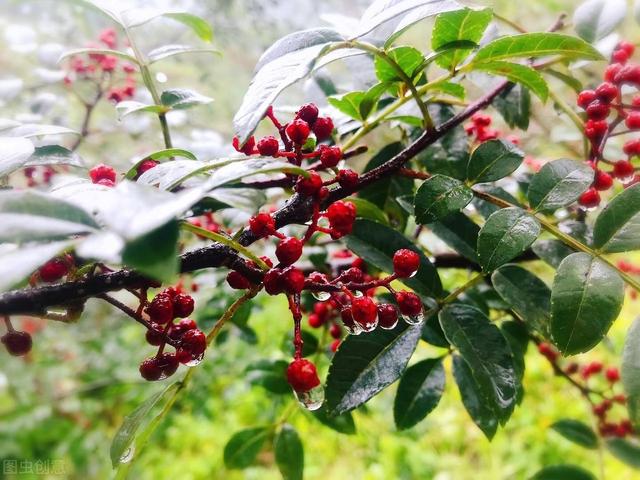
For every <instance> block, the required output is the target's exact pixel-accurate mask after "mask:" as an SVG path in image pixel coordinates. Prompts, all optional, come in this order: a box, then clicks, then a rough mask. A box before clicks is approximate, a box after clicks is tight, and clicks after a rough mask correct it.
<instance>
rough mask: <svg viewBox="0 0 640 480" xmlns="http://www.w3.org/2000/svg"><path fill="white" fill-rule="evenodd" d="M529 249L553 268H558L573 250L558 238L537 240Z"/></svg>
mask: <svg viewBox="0 0 640 480" xmlns="http://www.w3.org/2000/svg"><path fill="white" fill-rule="evenodd" d="M531 250H533V253H535V254H536V255H537V256H538V257H540V258H541V259H542V260H544V261H545V262H546V263H548V264H549V265H551V266H552V267H553V268H558V266H559V265H560V263H561V262H562V260H564V258H565V257H567V256H569V255H571V254H572V253H574V252H575V250H573V249H572V248H571V247H568V246H567V245H565V244H564V243H562V242H561V241H560V240H538V241H537V242H535V243H534V244H533V245H532V246H531Z"/></svg>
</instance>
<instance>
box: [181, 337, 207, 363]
mask: <svg viewBox="0 0 640 480" xmlns="http://www.w3.org/2000/svg"><path fill="white" fill-rule="evenodd" d="M206 349H207V337H206V335H205V334H204V333H203V332H202V330H198V329H197V328H194V329H192V330H187V331H186V332H185V333H184V335H183V336H182V339H181V340H180V349H179V350H181V351H182V352H188V353H189V354H190V355H191V359H196V358H198V357H200V356H201V355H202V354H203V353H204V351H205V350H206ZM181 357H182V356H181ZM188 361H189V360H187V362H188ZM187 362H184V361H182V363H187Z"/></svg>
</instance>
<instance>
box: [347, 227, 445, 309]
mask: <svg viewBox="0 0 640 480" xmlns="http://www.w3.org/2000/svg"><path fill="white" fill-rule="evenodd" d="M346 240H347V246H348V247H349V250H351V251H353V253H355V254H356V255H358V256H359V257H361V258H363V259H364V260H365V261H366V262H368V263H371V264H372V265H375V266H376V267H377V268H379V269H381V270H383V271H385V272H387V273H391V272H393V255H394V253H395V252H396V251H397V250H400V249H402V248H408V249H410V250H413V251H415V252H416V253H418V255H420V268H419V269H418V273H416V275H415V276H414V277H412V278H407V279H402V283H404V284H406V285H407V286H408V287H411V288H412V289H413V290H415V291H416V292H417V293H420V294H422V295H425V296H434V295H435V296H438V295H440V294H441V293H442V284H441V282H440V277H439V276H438V273H437V271H436V269H435V268H434V266H433V265H432V264H431V262H430V261H429V259H428V258H427V257H426V256H425V255H424V254H423V253H422V252H421V251H419V250H418V249H417V248H416V246H415V245H414V244H413V242H411V241H410V240H409V239H408V238H406V237H405V236H404V235H402V234H401V233H398V232H396V231H395V230H393V229H391V228H389V227H386V226H384V225H382V224H380V223H376V222H373V221H371V220H365V219H357V220H356V221H355V223H354V225H353V232H352V233H351V235H348V236H347V237H346Z"/></svg>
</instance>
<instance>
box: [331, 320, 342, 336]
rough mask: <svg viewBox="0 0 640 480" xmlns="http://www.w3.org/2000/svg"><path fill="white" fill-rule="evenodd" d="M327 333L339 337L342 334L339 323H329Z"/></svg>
mask: <svg viewBox="0 0 640 480" xmlns="http://www.w3.org/2000/svg"><path fill="white" fill-rule="evenodd" d="M329 334H330V335H331V336H332V337H333V338H340V337H341V336H342V329H341V328H340V325H338V324H337V323H334V324H333V325H331V328H330V329H329Z"/></svg>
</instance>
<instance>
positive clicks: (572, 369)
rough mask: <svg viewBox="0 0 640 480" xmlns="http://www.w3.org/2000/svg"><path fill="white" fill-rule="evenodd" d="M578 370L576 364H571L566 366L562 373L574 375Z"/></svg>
mask: <svg viewBox="0 0 640 480" xmlns="http://www.w3.org/2000/svg"><path fill="white" fill-rule="evenodd" d="M579 368H580V367H579V366H578V364H577V363H576V362H571V363H570V364H569V365H567V368H565V369H564V371H565V372H566V373H567V374H568V375H573V374H574V373H577V372H578V369H579Z"/></svg>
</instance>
